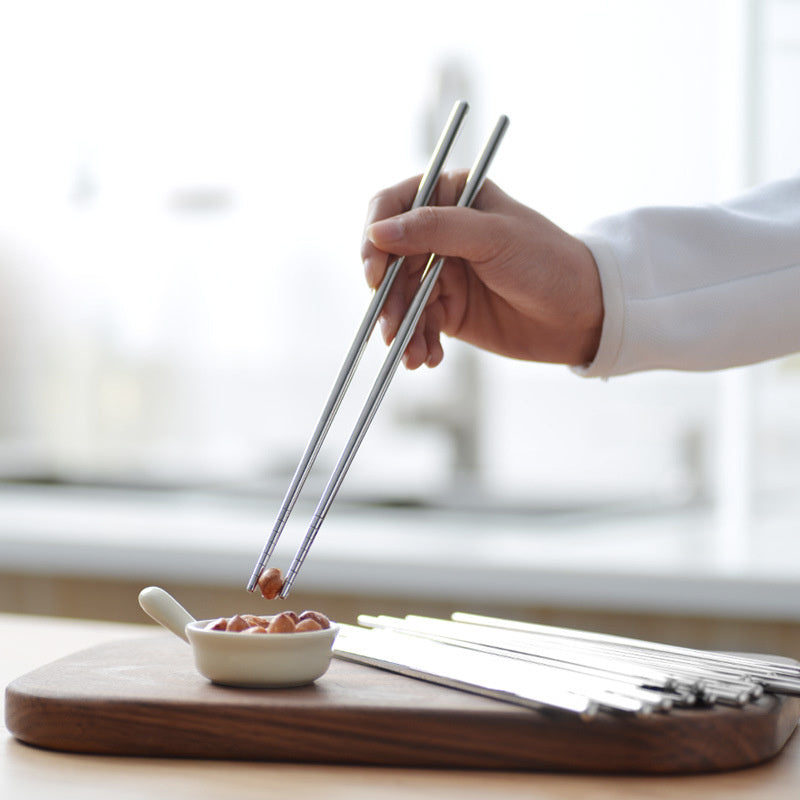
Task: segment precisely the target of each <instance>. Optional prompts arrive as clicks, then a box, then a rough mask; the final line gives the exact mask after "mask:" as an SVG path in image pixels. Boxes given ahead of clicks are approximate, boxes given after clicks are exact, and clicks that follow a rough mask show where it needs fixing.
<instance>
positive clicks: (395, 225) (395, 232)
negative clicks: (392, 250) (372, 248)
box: [367, 218, 403, 244]
mask: <svg viewBox="0 0 800 800" xmlns="http://www.w3.org/2000/svg"><path fill="white" fill-rule="evenodd" d="M367 238H368V239H369V240H370V241H371V242H372V243H373V244H378V243H380V242H396V241H397V240H398V239H402V238H403V224H402V222H400V221H399V220H397V219H395V218H392V219H384V220H381V221H380V222H373V223H372V225H370V226H369V227H368V228H367Z"/></svg>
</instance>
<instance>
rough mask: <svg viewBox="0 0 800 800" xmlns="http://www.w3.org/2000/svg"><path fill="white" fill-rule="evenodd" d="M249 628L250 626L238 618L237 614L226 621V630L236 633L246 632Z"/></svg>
mask: <svg viewBox="0 0 800 800" xmlns="http://www.w3.org/2000/svg"><path fill="white" fill-rule="evenodd" d="M249 627H250V625H248V624H247V622H245V620H244V619H242V617H240V616H239V615H238V614H235V615H234V616H232V617H231V618H230V619H229V620H228V627H227V629H226V630H229V631H234V632H236V631H243V630H246V629H247V628H249Z"/></svg>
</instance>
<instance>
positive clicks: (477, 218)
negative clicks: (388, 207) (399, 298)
mask: <svg viewBox="0 0 800 800" xmlns="http://www.w3.org/2000/svg"><path fill="white" fill-rule="evenodd" d="M493 218H494V217H493V215H491V214H487V213H486V212H481V211H477V210H475V209H472V208H459V207H457V206H423V207H421V208H417V209H414V210H413V211H407V212H406V213H404V214H398V215H397V216H396V217H390V218H389V219H384V220H381V221H380V222H374V223H373V224H372V225H370V226H369V227H368V228H367V231H366V233H367V238H368V239H369V240H370V241H371V242H372V244H374V245H375V247H377V248H378V249H379V250H383V251H384V252H387V253H392V254H394V255H398V256H409V255H423V254H428V253H436V254H437V255H442V256H456V257H458V258H464V259H467V260H470V261H472V260H477V261H481V260H485V259H486V258H487V257H488V255H489V254H490V253H491V251H492V250H493V248H492V245H491V243H492V241H493V239H494V238H495V236H494V235H493V230H492V228H493V226H492V225H491V221H490V220H491V219H493Z"/></svg>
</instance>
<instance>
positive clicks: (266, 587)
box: [206, 567, 331, 633]
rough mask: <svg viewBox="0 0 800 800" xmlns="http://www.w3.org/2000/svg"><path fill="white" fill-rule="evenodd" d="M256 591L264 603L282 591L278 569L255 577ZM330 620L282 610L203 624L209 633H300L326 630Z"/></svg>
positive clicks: (310, 612)
mask: <svg viewBox="0 0 800 800" xmlns="http://www.w3.org/2000/svg"><path fill="white" fill-rule="evenodd" d="M258 588H259V589H260V590H261V594H262V595H263V596H264V599H265V600H274V599H275V598H276V597H277V596H278V595H279V594H280V593H281V589H283V575H282V574H281V571H280V570H279V569H275V568H274V567H270V568H269V569H265V570H264V571H263V572H262V573H261V575H260V576H259V578H258ZM330 626H331V621H330V620H329V619H328V618H327V617H326V616H325V615H324V614H322V613H320V612H319V611H304V612H303V613H302V614H295V612H294V611H284V612H282V613H280V614H276V615H275V616H274V617H260V616H258V615H256V614H235V615H234V616H232V617H220V618H219V619H215V620H212V621H211V622H209V623H208V625H206V630H209V631H230V632H232V633H238V632H242V633H304V632H307V631H321V630H324V629H325V628H330Z"/></svg>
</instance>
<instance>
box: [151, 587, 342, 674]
mask: <svg viewBox="0 0 800 800" xmlns="http://www.w3.org/2000/svg"><path fill="white" fill-rule="evenodd" d="M139 605H140V606H141V607H142V609H143V610H144V611H145V613H147V614H148V615H149V616H150V617H152V618H153V619H154V620H155V621H156V622H158V623H159V624H160V625H163V626H164V627H165V628H167V629H168V630H170V631H172V632H173V633H174V634H175V635H176V636H180V637H181V638H182V639H184V640H185V641H187V642H189V643H190V644H191V646H192V652H193V654H194V663H195V667H196V668H197V671H198V672H199V673H200V674H201V675H203V676H204V677H206V678H208V679H209V680H210V681H212V682H213V683H219V684H223V685H226V686H240V687H246V688H253V689H256V688H261V689H264V688H280V687H290V686H305V685H306V684H309V683H312V682H313V681H315V680H316V679H317V678H319V677H320V676H322V675H324V674H325V672H326V671H327V669H328V666H329V665H330V660H331V649H332V647H333V642H334V640H335V639H336V634H337V633H338V632H339V626H338V625H336V624H335V623H331V627H330V628H326V629H324V630H321V631H305V632H303V633H263V634H249V633H241V632H237V633H232V632H229V631H210V630H205V626H206V625H207V624H208V623H209V622H210V620H196V619H194V617H192V615H191V614H190V613H189V612H188V611H187V610H186V609H185V608H184V607H183V606H182V605H181V604H180V603H179V602H178V601H177V600H175V598H174V597H172V596H171V595H170V594H169V593H167V592H165V591H164V590H163V589H160V588H159V587H157V586H150V587H148V588H147V589H143V590H142V591H141V592H140V593H139Z"/></svg>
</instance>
